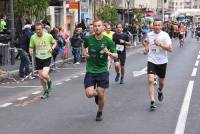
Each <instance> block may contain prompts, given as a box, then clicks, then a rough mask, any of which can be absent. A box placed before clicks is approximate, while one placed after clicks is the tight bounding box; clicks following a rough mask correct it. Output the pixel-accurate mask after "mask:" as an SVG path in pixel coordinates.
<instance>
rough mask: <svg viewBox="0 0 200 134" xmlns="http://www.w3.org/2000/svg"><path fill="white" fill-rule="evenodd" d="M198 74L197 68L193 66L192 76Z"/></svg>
mask: <svg viewBox="0 0 200 134" xmlns="http://www.w3.org/2000/svg"><path fill="white" fill-rule="evenodd" d="M196 75H197V68H193V71H192V75H191V76H196Z"/></svg>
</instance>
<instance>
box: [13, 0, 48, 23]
mask: <svg viewBox="0 0 200 134" xmlns="http://www.w3.org/2000/svg"><path fill="white" fill-rule="evenodd" d="M15 5H16V14H17V15H19V16H23V17H24V16H25V17H29V18H31V19H32V20H39V19H44V17H45V16H46V10H47V8H48V6H49V0H16V4H15Z"/></svg>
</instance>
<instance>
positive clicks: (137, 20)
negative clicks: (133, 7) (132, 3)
mask: <svg viewBox="0 0 200 134" xmlns="http://www.w3.org/2000/svg"><path fill="white" fill-rule="evenodd" d="M142 18H143V15H142V13H135V14H134V20H135V23H136V24H138V25H139V24H141V22H142Z"/></svg>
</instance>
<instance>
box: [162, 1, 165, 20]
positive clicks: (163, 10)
mask: <svg viewBox="0 0 200 134" xmlns="http://www.w3.org/2000/svg"><path fill="white" fill-rule="evenodd" d="M164 4H165V2H164V0H162V21H163V22H164V21H165V8H164Z"/></svg>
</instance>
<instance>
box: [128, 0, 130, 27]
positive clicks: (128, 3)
mask: <svg viewBox="0 0 200 134" xmlns="http://www.w3.org/2000/svg"><path fill="white" fill-rule="evenodd" d="M127 5H128V24H129V6H130V0H127Z"/></svg>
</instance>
